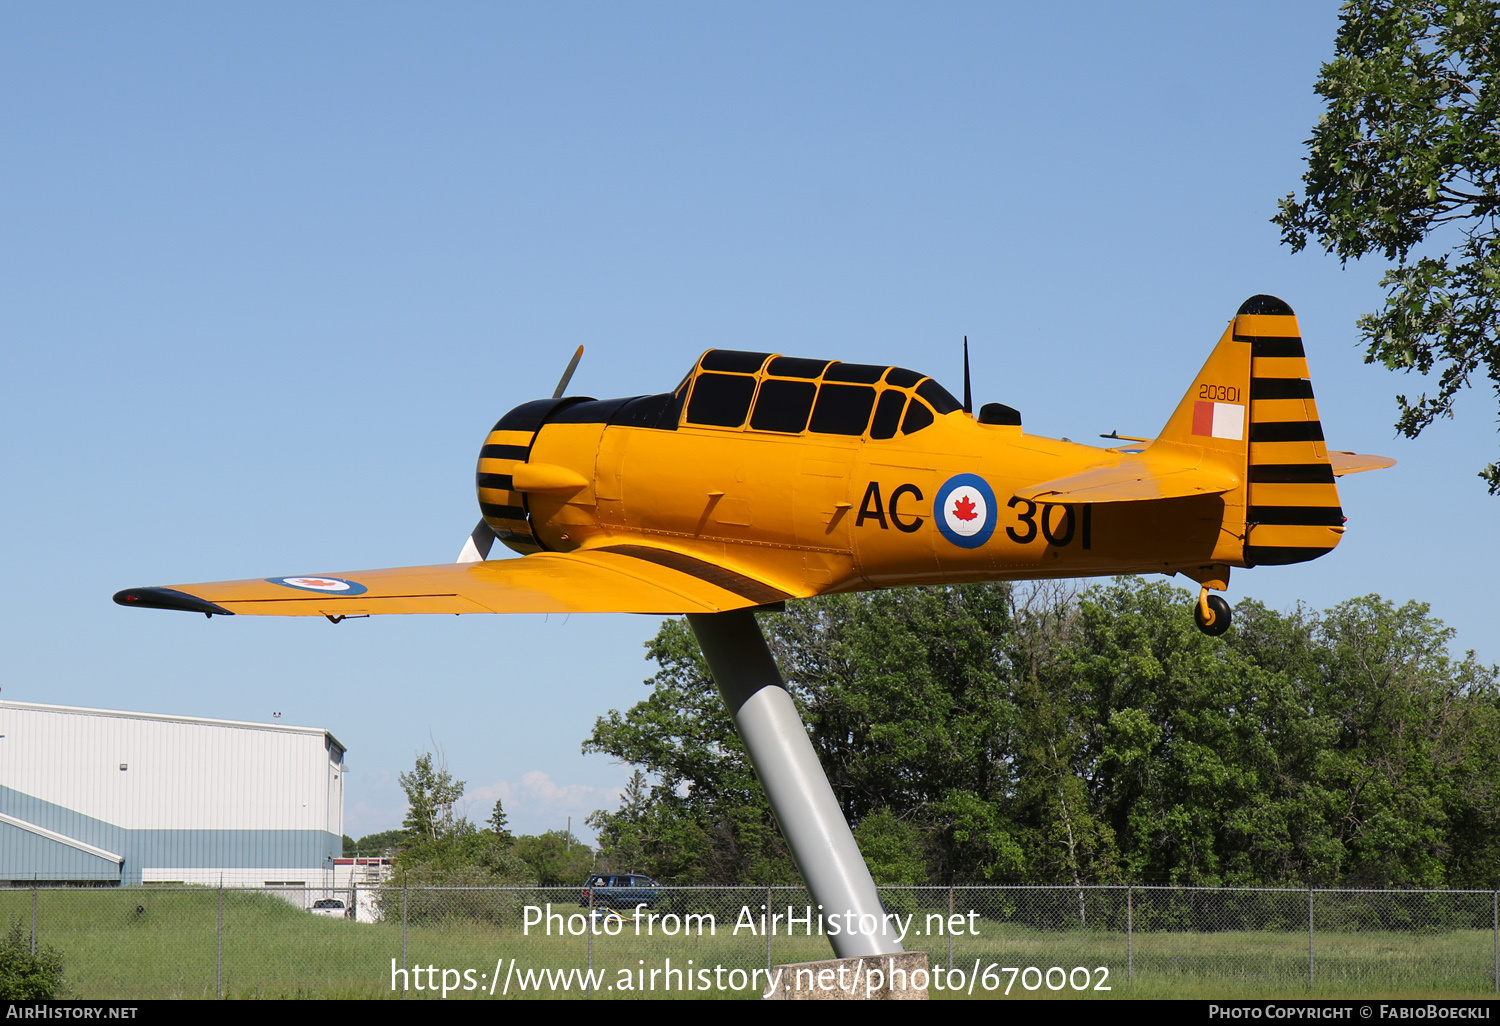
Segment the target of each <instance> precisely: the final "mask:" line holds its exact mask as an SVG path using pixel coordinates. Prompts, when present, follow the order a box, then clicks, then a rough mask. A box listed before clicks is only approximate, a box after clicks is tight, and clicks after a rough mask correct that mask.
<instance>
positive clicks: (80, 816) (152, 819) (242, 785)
mask: <svg viewBox="0 0 1500 1026" xmlns="http://www.w3.org/2000/svg"><path fill="white" fill-rule="evenodd" d="M343 834H344V746H343V745H341V744H339V742H338V740H337V739H336V738H334V736H333V735H332V734H330V733H328V732H327V731H326V730H321V729H317V728H312V727H289V726H287V727H284V726H281V725H280V724H265V723H235V722H232V721H229V720H199V719H192V718H189V717H186V716H164V715H155V714H151V713H134V712H114V711H110V710H106V709H73V708H68V707H66V706H56V705H29V704H25V703H21V702H0V886H4V885H6V884H10V885H11V886H16V885H30V884H32V883H33V881H36V882H40V883H86V882H92V883H95V884H102V885H111V884H140V883H161V882H181V883H191V884H217V883H219V882H220V880H222V881H223V882H224V884H225V885H226V886H242V887H243V886H253V887H263V886H265V885H267V884H306V885H307V886H309V887H324V886H327V885H328V884H329V883H331V882H332V874H333V860H334V859H336V858H338V857H340V856H341V855H342V854H343Z"/></svg>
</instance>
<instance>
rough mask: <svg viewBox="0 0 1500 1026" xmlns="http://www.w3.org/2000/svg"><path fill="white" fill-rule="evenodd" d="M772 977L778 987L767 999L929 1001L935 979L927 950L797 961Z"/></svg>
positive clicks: (763, 995)
mask: <svg viewBox="0 0 1500 1026" xmlns="http://www.w3.org/2000/svg"><path fill="white" fill-rule="evenodd" d="M777 974H780V975H779V976H778V975H777ZM771 976H772V979H773V980H775V981H776V988H775V989H774V990H768V991H766V992H765V993H764V994H762V995H761V998H762V999H763V1000H766V1001H865V1000H869V1001H926V1000H927V988H928V985H929V983H930V981H931V977H930V975H929V973H928V969H927V952H925V951H903V952H901V953H900V954H898V955H866V956H865V957H863V958H828V959H824V960H823V961H821V962H793V963H792V964H790V965H778V966H776V967H775V968H774V969H772V970H771ZM913 977H915V979H913ZM915 983H920V984H921V986H920V987H917V986H915V985H914V984H915Z"/></svg>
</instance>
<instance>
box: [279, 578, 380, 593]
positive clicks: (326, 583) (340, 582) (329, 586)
mask: <svg viewBox="0 0 1500 1026" xmlns="http://www.w3.org/2000/svg"><path fill="white" fill-rule="evenodd" d="M266 580H267V581H269V582H270V583H272V584H279V585H281V586H282V587H283V588H296V589H297V590H298V591H316V592H320V593H321V594H324V595H339V596H343V597H348V596H351V595H363V594H364V593H365V592H366V591H368V590H369V589H368V588H366V587H365V586H364V585H363V584H360V583H359V582H358V581H346V580H344V579H343V578H342V577H267V578H266Z"/></svg>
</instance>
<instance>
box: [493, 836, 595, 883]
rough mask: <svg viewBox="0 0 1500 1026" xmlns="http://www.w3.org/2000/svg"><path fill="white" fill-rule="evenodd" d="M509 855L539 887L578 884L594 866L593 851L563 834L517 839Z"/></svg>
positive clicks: (576, 839) (574, 838) (575, 839)
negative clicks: (532, 877)
mask: <svg viewBox="0 0 1500 1026" xmlns="http://www.w3.org/2000/svg"><path fill="white" fill-rule="evenodd" d="M511 852H512V854H513V855H514V857H515V858H516V859H518V860H520V862H521V863H523V864H524V865H525V866H526V867H527V869H528V870H529V871H530V872H531V874H532V875H533V876H535V877H536V882H537V883H539V884H541V885H542V886H543V887H563V886H573V885H576V884H582V883H583V881H584V880H586V879H587V878H588V875H589V871H590V870H591V869H592V868H593V866H594V851H593V849H592V848H590V847H589V846H588V845H586V844H584V843H583V842H582V841H580V840H578V838H576V837H573V836H572V835H570V834H569V833H567V832H566V831H563V830H548V831H547V832H546V833H544V834H534V835H533V834H526V835H523V836H521V837H518V838H516V841H515V843H514V845H512V846H511Z"/></svg>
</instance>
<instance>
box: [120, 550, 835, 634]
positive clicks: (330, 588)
mask: <svg viewBox="0 0 1500 1026" xmlns="http://www.w3.org/2000/svg"><path fill="white" fill-rule="evenodd" d="M809 594H811V593H809ZM802 597H807V596H804V595H794V594H792V593H790V592H786V591H783V590H781V589H780V588H777V587H774V586H773V585H770V584H767V583H765V582H764V581H761V580H757V579H756V578H754V577H750V576H748V575H746V574H744V573H741V572H739V571H737V570H733V569H730V568H728V567H725V566H723V565H722V564H721V563H709V562H707V561H705V560H702V559H699V558H698V557H696V556H690V555H687V554H686V553H681V552H677V551H675V550H672V549H666V548H662V547H659V546H654V545H634V544H629V545H608V546H603V547H601V548H595V549H585V550H579V551H577V552H545V553H537V554H535V555H531V556H523V557H519V558H516V559H497V560H484V561H481V562H472V563H441V564H439V565H437V566H406V567H395V568H393V569H389V570H356V571H351V572H348V573H338V574H313V575H308V576H305V577H268V578H261V579H254V580H248V581H221V582H218V583H215V584H178V585H172V586H171V587H166V588H130V589H127V590H125V591H122V592H120V593H118V594H117V595H115V601H116V602H118V603H119V604H120V605H122V606H142V607H146V608H150V609H181V610H186V611H188V612H194V613H204V614H205V615H208V616H213V615H215V614H218V615H223V616H230V615H234V614H241V615H247V614H248V615H252V616H326V617H328V618H330V619H333V620H337V619H339V618H342V617H346V616H370V615H374V614H379V613H656V614H661V615H670V614H676V613H717V612H723V611H725V610H729V609H744V608H747V607H750V606H761V605H768V604H770V603H774V602H781V601H784V600H786V599H789V598H802Z"/></svg>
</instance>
